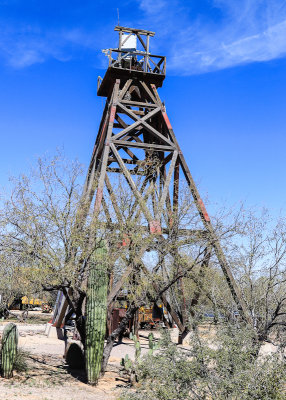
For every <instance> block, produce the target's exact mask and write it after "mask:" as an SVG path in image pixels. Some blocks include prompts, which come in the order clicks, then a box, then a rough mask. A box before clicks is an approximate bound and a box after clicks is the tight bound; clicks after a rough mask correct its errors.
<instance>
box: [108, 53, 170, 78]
mask: <svg viewBox="0 0 286 400" xmlns="http://www.w3.org/2000/svg"><path fill="white" fill-rule="evenodd" d="M105 54H106V55H107V56H108V59H109V67H115V68H124V69H129V70H137V71H142V72H148V73H152V74H161V75H165V74H166V57H164V56H158V55H154V54H149V53H146V52H143V51H126V50H118V49H108V50H106V51H105Z"/></svg>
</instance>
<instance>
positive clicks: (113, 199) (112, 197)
mask: <svg viewBox="0 0 286 400" xmlns="http://www.w3.org/2000/svg"><path fill="white" fill-rule="evenodd" d="M105 185H106V189H107V191H108V194H109V196H110V200H111V203H112V205H113V208H114V211H115V214H116V217H117V220H118V222H119V223H120V224H122V223H123V219H122V215H121V212H120V209H119V207H118V204H117V199H116V196H115V194H114V192H113V189H112V185H111V183H110V180H109V178H108V176H107V174H106V175H105Z"/></svg>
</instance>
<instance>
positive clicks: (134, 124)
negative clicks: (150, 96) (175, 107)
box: [112, 103, 160, 140]
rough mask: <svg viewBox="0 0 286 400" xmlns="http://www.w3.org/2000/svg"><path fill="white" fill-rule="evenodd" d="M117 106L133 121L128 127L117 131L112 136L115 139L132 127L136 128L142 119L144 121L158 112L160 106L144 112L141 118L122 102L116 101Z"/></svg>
mask: <svg viewBox="0 0 286 400" xmlns="http://www.w3.org/2000/svg"><path fill="white" fill-rule="evenodd" d="M117 105H118V107H119V108H120V109H122V110H123V111H124V112H125V113H126V114H127V115H128V116H129V117H130V118H132V119H133V120H134V121H135V122H134V123H133V124H131V125H129V126H128V127H126V128H125V129H123V130H122V131H121V132H119V133H117V134H116V135H114V136H113V137H112V139H113V140H114V139H115V140H117V139H119V138H121V137H122V136H124V135H126V134H127V133H129V132H130V131H132V130H133V129H135V128H137V129H138V126H139V125H140V124H142V121H143V122H144V121H145V119H148V118H151V117H152V116H154V115H155V114H157V113H158V112H160V108H159V107H157V108H155V109H154V110H152V111H151V112H150V113H148V114H146V115H145V116H144V117H143V118H138V117H137V115H135V114H134V113H133V112H132V111H133V110H129V109H128V108H126V107H125V106H124V105H123V104H121V103H118V104H117Z"/></svg>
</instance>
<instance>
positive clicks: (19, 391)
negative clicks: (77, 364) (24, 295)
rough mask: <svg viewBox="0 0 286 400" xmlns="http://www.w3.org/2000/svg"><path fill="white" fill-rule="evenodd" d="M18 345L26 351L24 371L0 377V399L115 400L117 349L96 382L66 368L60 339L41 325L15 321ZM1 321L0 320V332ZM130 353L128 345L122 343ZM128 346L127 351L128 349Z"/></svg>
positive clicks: (118, 351) (116, 390)
mask: <svg viewBox="0 0 286 400" xmlns="http://www.w3.org/2000/svg"><path fill="white" fill-rule="evenodd" d="M17 325H18V329H19V347H20V348H21V349H23V350H25V351H27V352H29V355H28V357H27V363H28V371H26V372H21V373H15V374H14V377H13V378H12V379H9V380H6V379H2V378H0V398H1V400H16V399H17V400H54V399H61V398H62V399H69V400H89V399H90V400H91V399H92V400H116V399H118V397H119V394H120V391H121V387H120V386H121V385H122V384H124V382H122V381H121V380H120V377H119V374H118V366H119V362H120V359H121V357H123V356H124V354H123V355H120V350H119V349H116V350H115V357H113V358H111V361H112V362H111V363H110V364H109V365H108V369H107V372H106V374H105V376H104V377H103V378H102V379H100V381H99V384H98V386H96V387H91V386H88V385H86V384H85V383H84V376H83V374H82V371H78V370H73V371H69V370H68V367H67V366H66V364H65V360H64V358H63V354H64V341H63V340H58V339H52V338H47V336H46V335H45V334H44V330H45V325H30V324H29V325H27V324H17ZM3 328H4V324H0V335H1V334H2V331H3ZM124 347H126V348H127V349H126V350H127V352H128V353H129V354H130V355H131V354H132V350H131V346H128V345H126V346H125V345H123V350H124V351H125V348H124ZM128 349H129V351H128Z"/></svg>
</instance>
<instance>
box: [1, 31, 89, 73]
mask: <svg viewBox="0 0 286 400" xmlns="http://www.w3.org/2000/svg"><path fill="white" fill-rule="evenodd" d="M74 47H75V48H76V49H80V48H89V49H92V50H95V49H96V35H95V34H94V33H88V34H87V33H84V32H82V31H80V30H77V29H73V30H62V31H42V30H41V29H39V28H35V27H31V26H25V27H24V28H21V29H19V28H18V29H17V30H16V29H12V28H11V27H9V28H6V29H5V28H3V27H2V31H1V32H0V55H1V56H2V57H3V58H4V59H5V61H6V63H7V64H8V65H10V66H12V67H13V68H24V67H29V66H31V65H33V64H38V63H43V62H45V61H47V60H49V59H56V60H58V61H68V60H70V59H71V57H72V54H73V48H74ZM96 50H97V49H96Z"/></svg>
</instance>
